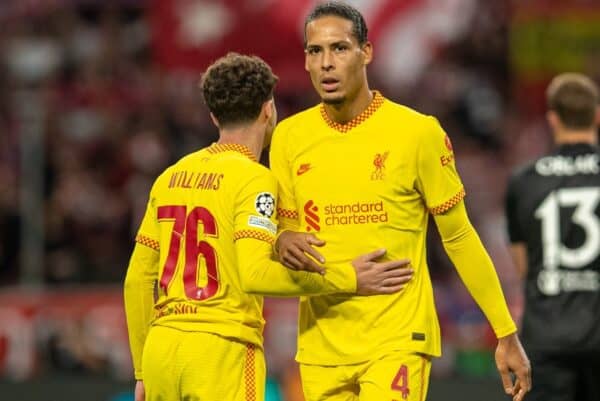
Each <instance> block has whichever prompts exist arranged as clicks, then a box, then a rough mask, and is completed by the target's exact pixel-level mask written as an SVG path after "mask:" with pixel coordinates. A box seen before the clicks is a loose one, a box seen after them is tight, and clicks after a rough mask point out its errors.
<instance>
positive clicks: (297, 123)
mask: <svg viewBox="0 0 600 401" xmlns="http://www.w3.org/2000/svg"><path fill="white" fill-rule="evenodd" d="M319 109H320V105H316V106H313V107H309V108H308V109H305V110H302V111H299V112H298V113H295V114H292V115H291V116H289V117H286V118H284V119H283V120H281V121H280V122H279V123H278V124H277V127H276V133H278V134H279V135H281V133H287V132H290V131H292V130H294V129H296V128H302V127H306V125H307V124H311V123H314V122H316V121H320V118H321V112H320V110H319ZM304 129H305V128H304Z"/></svg>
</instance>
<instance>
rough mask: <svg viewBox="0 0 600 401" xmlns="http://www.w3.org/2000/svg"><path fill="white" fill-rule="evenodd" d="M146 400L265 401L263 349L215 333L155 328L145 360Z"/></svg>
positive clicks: (148, 344)
mask: <svg viewBox="0 0 600 401" xmlns="http://www.w3.org/2000/svg"><path fill="white" fill-rule="evenodd" d="M142 372H143V373H142V374H143V378H144V387H145V389H146V401H170V400H188V401H197V400H220V401H263V400H264V397H265V380H266V367H265V358H264V354H263V351H262V350H261V349H260V348H259V347H257V346H255V345H253V344H247V343H243V342H238V341H235V340H232V339H228V338H224V337H221V336H218V335H216V334H212V333H204V332H191V331H181V330H177V329H173V328H170V327H163V326H153V327H152V328H151V329H150V332H149V333H148V337H147V338H146V343H145V344H144V354H143V356H142Z"/></svg>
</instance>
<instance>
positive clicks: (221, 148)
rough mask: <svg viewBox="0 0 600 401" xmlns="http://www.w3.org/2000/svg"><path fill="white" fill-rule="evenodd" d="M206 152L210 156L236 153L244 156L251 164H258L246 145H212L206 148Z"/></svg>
mask: <svg viewBox="0 0 600 401" xmlns="http://www.w3.org/2000/svg"><path fill="white" fill-rule="evenodd" d="M206 150H207V151H208V153H211V154H216V153H222V152H238V153H241V154H242V155H244V156H246V157H247V158H248V159H250V160H252V161H253V162H257V163H258V160H257V159H256V157H255V156H254V153H252V151H251V150H250V149H249V148H248V147H247V146H246V145H241V144H239V143H213V144H212V145H210V146H209V147H208V148H206Z"/></svg>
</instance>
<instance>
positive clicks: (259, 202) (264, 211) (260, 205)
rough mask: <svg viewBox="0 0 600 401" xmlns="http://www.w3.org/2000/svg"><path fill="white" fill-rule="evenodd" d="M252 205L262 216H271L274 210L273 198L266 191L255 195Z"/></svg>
mask: <svg viewBox="0 0 600 401" xmlns="http://www.w3.org/2000/svg"><path fill="white" fill-rule="evenodd" d="M254 206H255V207H256V211H257V212H258V213H260V214H261V215H262V216H265V217H271V216H273V213H274V212H275V198H274V197H273V195H271V194H270V193H268V192H262V193H260V194H258V196H257V197H256V202H254Z"/></svg>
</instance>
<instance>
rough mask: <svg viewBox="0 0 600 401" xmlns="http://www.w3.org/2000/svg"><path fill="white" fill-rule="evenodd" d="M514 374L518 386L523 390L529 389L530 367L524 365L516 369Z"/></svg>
mask: <svg viewBox="0 0 600 401" xmlns="http://www.w3.org/2000/svg"><path fill="white" fill-rule="evenodd" d="M515 374H516V376H517V382H518V383H519V385H520V387H521V388H522V389H523V390H525V392H528V391H529V390H531V368H530V367H529V366H527V365H524V366H522V367H521V368H520V369H518V370H517V371H516V372H515Z"/></svg>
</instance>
